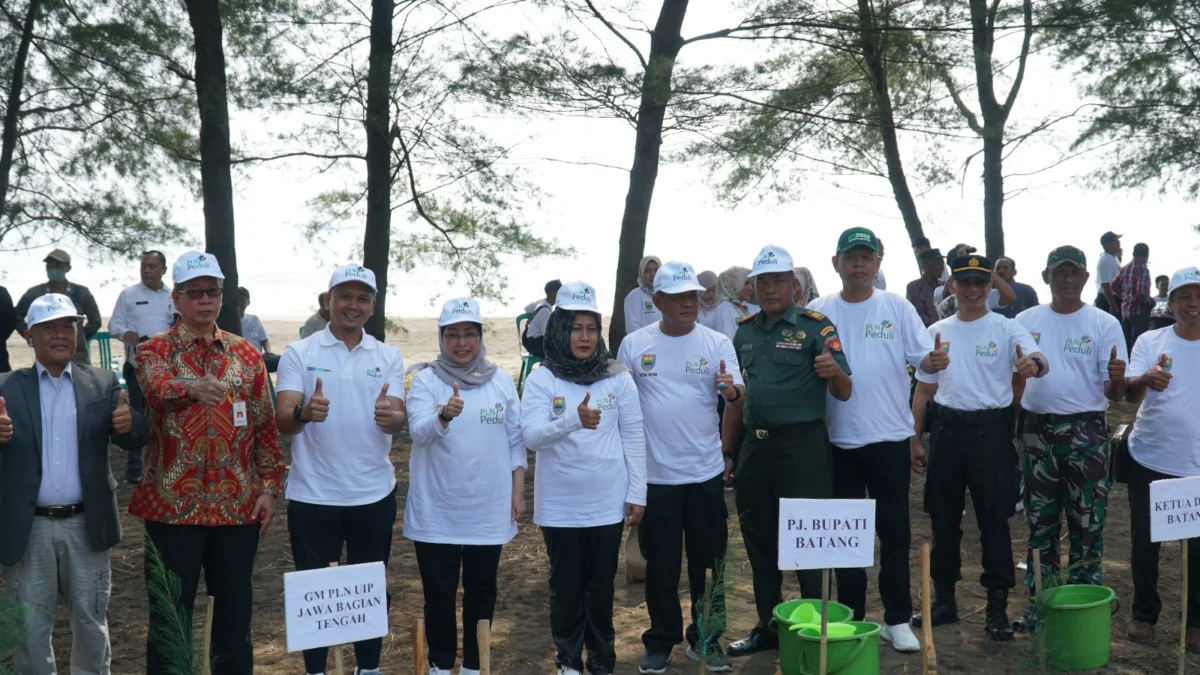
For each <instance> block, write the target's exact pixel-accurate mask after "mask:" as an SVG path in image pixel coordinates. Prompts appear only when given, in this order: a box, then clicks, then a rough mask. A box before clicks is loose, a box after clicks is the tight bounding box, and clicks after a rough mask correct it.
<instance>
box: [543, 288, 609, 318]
mask: <svg viewBox="0 0 1200 675" xmlns="http://www.w3.org/2000/svg"><path fill="white" fill-rule="evenodd" d="M554 307H555V308H556V309H569V310H572V311H575V312H595V313H597V314H599V313H600V310H599V309H598V308H597V306H596V289H594V288H592V287H591V286H589V285H587V284H585V283H583V282H582V281H568V282H567V283H565V284H563V287H562V288H560V289H558V296H557V297H556V298H555V300H554Z"/></svg>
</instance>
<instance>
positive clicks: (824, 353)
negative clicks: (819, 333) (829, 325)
mask: <svg viewBox="0 0 1200 675" xmlns="http://www.w3.org/2000/svg"><path fill="white" fill-rule="evenodd" d="M832 339H833V338H829V340H826V341H825V349H823V350H821V353H820V354H818V355H817V358H815V359H813V369H814V370H816V371H817V377H819V378H821V379H822V380H829V379H832V378H834V377H837V375H838V374H839V373H841V372H842V367H841V366H839V365H838V364H837V361H834V360H833V353H832V352H830V351H829V342H830V340H832Z"/></svg>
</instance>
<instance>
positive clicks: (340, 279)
mask: <svg viewBox="0 0 1200 675" xmlns="http://www.w3.org/2000/svg"><path fill="white" fill-rule="evenodd" d="M352 281H355V282H358V283H360V284H366V285H367V286H368V287H369V288H370V289H371V290H372V291H373V292H376V293H377V292H379V287H378V286H376V285H375V273H374V272H372V271H371V270H370V269H369V268H366V267H363V266H362V265H359V264H357V263H350V264H347V265H339V266H338V267H337V269H335V270H333V276H331V277H330V278H329V290H333V288H334V287H335V286H340V285H342V284H346V283H350V282H352Z"/></svg>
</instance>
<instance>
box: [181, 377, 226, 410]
mask: <svg viewBox="0 0 1200 675" xmlns="http://www.w3.org/2000/svg"><path fill="white" fill-rule="evenodd" d="M226 393H228V390H227V388H226V387H225V383H224V382H222V381H220V380H218V379H217V376H216V375H214V374H213V373H212V372H211V371H210V372H207V373H204V377H202V378H200V379H198V380H196V381H195V382H193V383H192V384H191V386H189V387H188V396H189V397H191V399H192V400H194V401H196V402H197V403H199V404H201V405H206V406H208V407H210V408H215V407H217V406H219V405H221V404H222V403H224V402H225V395H226Z"/></svg>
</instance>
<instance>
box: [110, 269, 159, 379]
mask: <svg viewBox="0 0 1200 675" xmlns="http://www.w3.org/2000/svg"><path fill="white" fill-rule="evenodd" d="M173 323H175V303H174V302H173V301H172V300H171V291H169V290H167V287H166V286H163V287H162V288H160V289H158V290H157V291H156V290H154V289H152V288H150V287H149V286H147V285H146V284H143V283H142V282H140V281H139V282H138V283H136V284H134V285H132V286H130V287H128V288H126V289H125V290H123V291H121V294H120V295H118V296H117V304H116V306H115V307H113V313H112V317H111V318H110V319H109V320H108V332H109V333H110V334H111V335H112V336H113V337H114V338H117V339H118V340H119V339H121V336H122V335H124V334H125V333H127V332H129V331H133V332H135V333H137V334H138V337H154V336H155V335H158V334H159V333H161V332H163V331H165V330H167V329H168V328H170V327H171V324H173ZM131 358H132V354H130V352H129V346H128V345H126V346H125V360H126V361H129V360H130V359H131ZM100 365H101V366H105V367H107V365H108V364H100Z"/></svg>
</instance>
